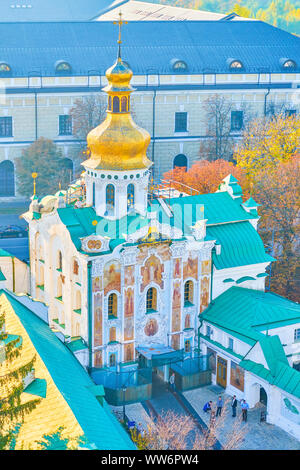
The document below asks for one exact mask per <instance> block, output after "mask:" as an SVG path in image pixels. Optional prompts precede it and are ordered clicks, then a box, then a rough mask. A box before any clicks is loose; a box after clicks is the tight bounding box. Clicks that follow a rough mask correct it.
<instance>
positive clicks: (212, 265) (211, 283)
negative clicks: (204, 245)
mask: <svg viewBox="0 0 300 470" xmlns="http://www.w3.org/2000/svg"><path fill="white" fill-rule="evenodd" d="M213 252H214V253H215V252H216V247H215V246H214V247H213V248H212V250H211V266H210V302H212V292H213V272H214V262H213Z"/></svg>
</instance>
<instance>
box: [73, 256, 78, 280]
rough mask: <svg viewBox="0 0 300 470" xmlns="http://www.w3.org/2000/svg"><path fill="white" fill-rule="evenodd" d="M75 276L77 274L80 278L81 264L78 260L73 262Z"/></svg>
mask: <svg viewBox="0 0 300 470" xmlns="http://www.w3.org/2000/svg"><path fill="white" fill-rule="evenodd" d="M73 274H75V275H76V276H78V274H79V264H78V261H77V259H74V261H73Z"/></svg>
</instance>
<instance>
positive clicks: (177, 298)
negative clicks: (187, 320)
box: [172, 281, 181, 331]
mask: <svg viewBox="0 0 300 470" xmlns="http://www.w3.org/2000/svg"><path fill="white" fill-rule="evenodd" d="M180 330H181V282H180V281H176V282H174V286H173V301H172V331H180Z"/></svg>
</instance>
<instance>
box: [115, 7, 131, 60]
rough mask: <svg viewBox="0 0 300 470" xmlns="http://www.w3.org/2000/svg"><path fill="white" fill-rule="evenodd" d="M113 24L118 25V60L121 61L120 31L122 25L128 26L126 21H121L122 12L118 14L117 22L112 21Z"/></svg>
mask: <svg viewBox="0 0 300 470" xmlns="http://www.w3.org/2000/svg"><path fill="white" fill-rule="evenodd" d="M114 24H118V25H119V38H118V44H119V49H118V59H121V43H122V40H121V30H122V26H123V24H128V21H123V20H122V12H121V11H120V12H119V20H118V21H114Z"/></svg>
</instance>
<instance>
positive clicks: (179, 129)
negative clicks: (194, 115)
mask: <svg viewBox="0 0 300 470" xmlns="http://www.w3.org/2000/svg"><path fill="white" fill-rule="evenodd" d="M183 118H184V124H185V126H182V123H183ZM181 120H182V122H181ZM174 132H175V133H177V134H178V133H183V132H188V113H187V111H176V112H175V123H174Z"/></svg>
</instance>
